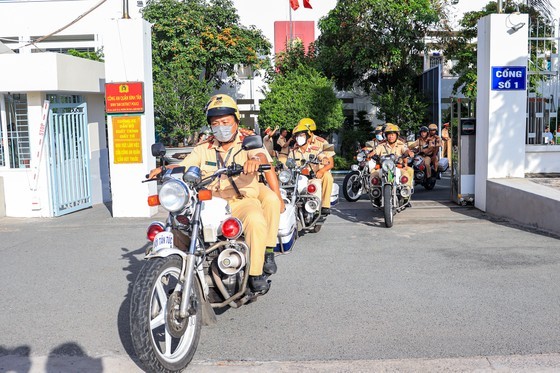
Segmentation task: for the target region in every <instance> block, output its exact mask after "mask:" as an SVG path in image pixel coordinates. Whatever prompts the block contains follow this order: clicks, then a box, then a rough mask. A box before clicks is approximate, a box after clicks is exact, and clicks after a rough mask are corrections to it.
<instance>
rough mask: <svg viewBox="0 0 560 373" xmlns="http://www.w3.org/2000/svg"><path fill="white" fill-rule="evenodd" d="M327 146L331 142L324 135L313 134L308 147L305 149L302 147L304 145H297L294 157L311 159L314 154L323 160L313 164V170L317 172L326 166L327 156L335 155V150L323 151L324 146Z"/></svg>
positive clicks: (293, 151)
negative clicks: (324, 162) (310, 156)
mask: <svg viewBox="0 0 560 373" xmlns="http://www.w3.org/2000/svg"><path fill="white" fill-rule="evenodd" d="M326 146H331V144H329V143H328V142H327V140H325V139H323V138H322V137H319V136H315V135H313V136H311V142H308V143H307V148H305V150H304V149H302V147H300V146H297V145H296V147H295V148H294V149H293V150H292V153H293V158H294V159H305V160H309V155H310V154H314V155H315V156H316V157H317V158H318V160H319V161H320V162H321V163H320V164H318V165H317V164H312V165H311V168H312V169H313V171H314V172H317V171H319V170H320V169H321V168H323V167H325V164H323V161H326V160H327V158H329V157H334V155H335V152H334V151H331V150H329V151H323V148H324V147H326Z"/></svg>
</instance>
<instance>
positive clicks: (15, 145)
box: [0, 93, 31, 168]
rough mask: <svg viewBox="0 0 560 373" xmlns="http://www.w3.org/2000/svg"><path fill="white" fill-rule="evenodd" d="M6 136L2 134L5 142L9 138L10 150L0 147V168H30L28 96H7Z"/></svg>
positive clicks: (19, 94) (17, 94)
mask: <svg viewBox="0 0 560 373" xmlns="http://www.w3.org/2000/svg"><path fill="white" fill-rule="evenodd" d="M4 97H5V101H4V103H5V108H6V128H7V132H6V134H3V133H0V139H1V140H2V142H3V141H4V136H7V141H8V149H7V150H5V149H3V147H0V166H9V167H10V168H29V167H30V163H31V149H30V146H29V122H28V119H27V95H26V94H21V93H15V94H8V95H5V96H4Z"/></svg>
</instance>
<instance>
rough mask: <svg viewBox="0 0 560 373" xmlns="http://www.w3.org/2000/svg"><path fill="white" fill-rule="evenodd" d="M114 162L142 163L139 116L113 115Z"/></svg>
mask: <svg viewBox="0 0 560 373" xmlns="http://www.w3.org/2000/svg"><path fill="white" fill-rule="evenodd" d="M113 154H114V155H115V160H114V163H115V164H117V163H142V133H141V130H140V116H125V117H113Z"/></svg>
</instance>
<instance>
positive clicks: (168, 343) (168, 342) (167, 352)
mask: <svg viewBox="0 0 560 373" xmlns="http://www.w3.org/2000/svg"><path fill="white" fill-rule="evenodd" d="M171 338H172V337H171V334H169V331H168V330H167V326H166V327H165V351H164V352H163V356H165V357H170V356H171Z"/></svg>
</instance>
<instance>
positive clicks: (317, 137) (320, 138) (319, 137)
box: [315, 136, 327, 142]
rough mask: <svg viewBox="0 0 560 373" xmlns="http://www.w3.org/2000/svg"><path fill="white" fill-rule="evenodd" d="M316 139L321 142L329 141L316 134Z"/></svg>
mask: <svg viewBox="0 0 560 373" xmlns="http://www.w3.org/2000/svg"><path fill="white" fill-rule="evenodd" d="M315 140H317V141H319V142H326V141H327V140H325V139H324V138H322V137H321V136H315Z"/></svg>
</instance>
